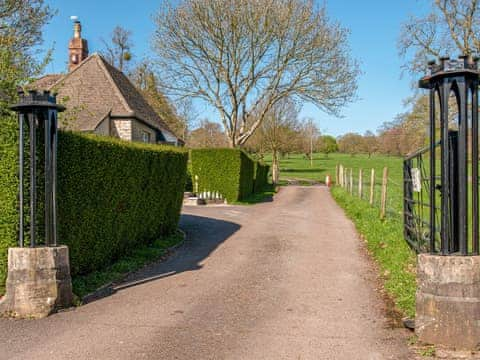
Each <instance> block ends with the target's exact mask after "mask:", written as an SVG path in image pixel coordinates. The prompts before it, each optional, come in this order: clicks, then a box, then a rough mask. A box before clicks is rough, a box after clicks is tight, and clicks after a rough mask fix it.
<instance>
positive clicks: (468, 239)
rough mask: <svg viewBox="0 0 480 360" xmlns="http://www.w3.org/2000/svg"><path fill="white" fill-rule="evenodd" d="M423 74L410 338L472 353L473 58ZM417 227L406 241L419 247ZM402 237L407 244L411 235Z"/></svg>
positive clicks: (477, 316)
mask: <svg viewBox="0 0 480 360" xmlns="http://www.w3.org/2000/svg"><path fill="white" fill-rule="evenodd" d="M429 68H430V73H429V74H428V75H427V76H425V77H423V78H422V79H421V80H420V82H419V85H420V87H421V88H424V89H428V90H429V92H430V146H429V148H428V150H429V151H430V162H429V163H430V166H429V173H430V176H429V178H428V179H427V180H426V181H427V182H429V187H428V192H429V197H430V202H429V204H428V210H429V221H428V222H427V223H426V224H427V225H428V230H429V244H428V245H429V246H428V247H427V248H426V249H425V247H423V248H422V247H420V246H419V247H417V248H416V249H417V250H418V251H422V250H426V253H424V254H420V255H419V256H418V265H417V266H418V267H417V277H418V288H417V297H416V303H417V316H416V320H415V331H416V333H417V335H418V336H419V339H420V340H421V341H423V342H426V343H433V344H443V345H447V346H452V347H456V348H466V349H474V348H476V347H477V346H478V343H479V339H480V281H479V280H478V279H480V256H478V255H479V233H478V215H479V214H478V86H479V71H478V59H472V58H471V57H470V56H461V57H460V58H459V59H458V60H450V59H449V58H441V59H440V62H439V63H436V62H431V63H429ZM452 103H454V104H456V105H455V106H453V108H452ZM437 119H438V120H439V124H438V126H437ZM437 130H439V133H440V138H439V139H438V140H440V141H439V142H437V139H436V137H437ZM469 144H471V145H469ZM437 145H440V176H438V175H437V172H438V170H437V163H436V162H437V159H436V147H437ZM422 153H423V152H422ZM419 154H420V153H419ZM415 156H416V155H415ZM411 159H412V157H410V158H408V160H409V161H410V162H411ZM469 159H471V164H470V161H469ZM405 166H406V167H408V163H407V162H405ZM405 171H406V172H407V173H408V171H409V170H408V169H406V170H405ZM408 197H412V195H411V194H408V193H405V198H406V199H405V201H408V200H409V199H407V198H408ZM438 200H440V207H437V205H436V203H437V202H438ZM470 201H471V204H470ZM420 206H425V204H422V205H420ZM411 211H412V213H414V212H415V210H411ZM437 215H439V219H437ZM406 218H407V217H406ZM410 218H415V215H414V214H410V215H409V219H410ZM417 223H418V224H419V225H418V230H419V231H418V233H417V234H416V235H415V236H416V239H414V241H413V242H414V243H415V241H416V243H417V244H418V242H419V239H420V237H421V236H420V233H421V232H422V230H423V229H424V226H423V223H425V221H424V219H420V221H418V222H417ZM407 225H408V224H407V223H406V224H405V226H407ZM406 230H407V229H406ZM406 234H407V232H406ZM408 235H409V236H410V239H409V240H410V242H412V233H411V232H410V233H408Z"/></svg>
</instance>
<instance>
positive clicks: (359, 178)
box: [358, 169, 363, 199]
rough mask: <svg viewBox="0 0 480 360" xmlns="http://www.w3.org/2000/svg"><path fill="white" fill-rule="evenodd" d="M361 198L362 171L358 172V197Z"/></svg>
mask: <svg viewBox="0 0 480 360" xmlns="http://www.w3.org/2000/svg"><path fill="white" fill-rule="evenodd" d="M362 196H363V170H362V169H360V170H358V197H359V198H360V199H361V198H362Z"/></svg>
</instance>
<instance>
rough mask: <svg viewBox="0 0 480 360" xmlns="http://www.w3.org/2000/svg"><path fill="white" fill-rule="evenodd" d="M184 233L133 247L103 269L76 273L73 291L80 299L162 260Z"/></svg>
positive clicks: (178, 232) (180, 240)
mask: <svg viewBox="0 0 480 360" xmlns="http://www.w3.org/2000/svg"><path fill="white" fill-rule="evenodd" d="M183 238H184V234H183V233H182V232H180V231H178V230H177V232H176V233H174V234H172V235H169V236H165V237H163V238H161V239H158V240H155V241H154V242H153V243H152V244H150V245H146V246H141V247H138V248H136V249H134V250H133V251H132V252H131V253H130V254H128V255H126V256H124V257H122V258H121V259H119V260H117V261H116V262H114V263H113V264H111V265H109V266H107V267H106V268H105V269H103V270H98V271H94V272H91V273H89V274H86V275H78V276H75V277H73V278H72V286H73V293H74V294H75V296H77V297H78V299H79V300H81V299H82V298H83V297H84V296H86V295H88V294H91V293H93V292H94V291H96V290H97V289H99V288H101V287H102V286H105V285H106V284H109V283H111V282H117V281H120V280H122V279H123V278H124V277H125V276H126V275H127V274H129V273H131V272H134V271H137V270H140V269H141V268H143V267H144V266H146V265H148V264H151V263H154V262H156V261H159V260H162V259H163V257H164V256H165V255H167V253H168V250H169V249H171V248H172V247H175V246H176V245H178V244H180V243H181V242H182V241H183Z"/></svg>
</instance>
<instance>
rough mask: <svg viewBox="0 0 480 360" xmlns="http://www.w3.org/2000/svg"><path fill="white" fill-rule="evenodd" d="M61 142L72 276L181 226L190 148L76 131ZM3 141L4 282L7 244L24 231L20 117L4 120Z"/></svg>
mask: <svg viewBox="0 0 480 360" xmlns="http://www.w3.org/2000/svg"><path fill="white" fill-rule="evenodd" d="M5 123H7V124H8V126H5ZM58 140H59V144H58V168H57V170H58V176H57V181H58V191H57V204H58V206H57V207H58V215H57V222H58V241H59V243H61V244H65V245H68V246H69V250H70V262H71V272H72V274H73V275H75V274H84V273H88V272H90V271H93V270H97V269H100V268H103V267H105V266H106V265H108V264H110V263H111V262H112V261H114V260H116V259H118V258H120V257H121V256H122V255H124V254H126V253H129V252H131V251H132V249H134V248H136V247H137V246H139V245H143V244H148V243H150V242H152V241H154V240H156V239H158V238H159V237H161V236H163V235H167V234H170V233H172V232H173V231H175V229H176V228H177V224H178V220H179V217H180V209H181V206H182V200H183V189H184V184H185V177H186V165H187V152H186V151H185V150H183V149H180V148H174V147H170V146H162V145H148V144H139V143H131V142H125V141H121V140H118V139H113V138H106V137H98V136H95V135H83V134H79V133H71V132H60V133H59V139H58ZM0 144H1V147H0V186H1V187H2V192H1V194H0V285H3V284H4V281H5V276H6V261H7V249H8V247H9V246H15V244H16V239H17V229H18V213H17V206H18V204H17V188H18V178H17V175H16V173H17V161H18V158H17V127H16V121H14V120H12V121H10V120H9V121H7V122H5V121H3V124H2V127H0ZM40 199H42V198H41V197H39V200H40ZM41 206H42V204H39V208H41ZM39 230H40V231H41V229H39ZM40 231H39V232H40ZM0 291H1V289H0Z"/></svg>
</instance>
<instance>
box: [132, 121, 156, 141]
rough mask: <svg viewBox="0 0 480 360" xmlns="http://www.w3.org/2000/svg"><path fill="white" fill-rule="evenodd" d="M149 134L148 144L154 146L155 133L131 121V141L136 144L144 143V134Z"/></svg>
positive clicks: (139, 123)
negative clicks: (136, 142)
mask: <svg viewBox="0 0 480 360" xmlns="http://www.w3.org/2000/svg"><path fill="white" fill-rule="evenodd" d="M145 133H147V134H149V138H150V141H149V142H150V143H152V144H154V143H156V142H157V134H156V133H155V131H154V130H153V129H151V128H149V127H148V126H146V125H144V124H142V123H141V122H139V121H136V120H134V121H132V140H133V141H138V142H145V137H144V134H145Z"/></svg>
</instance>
